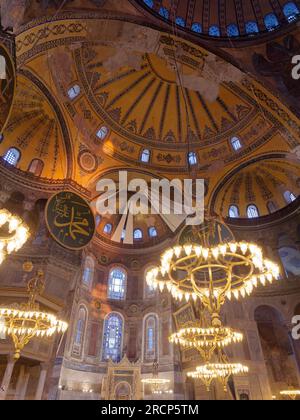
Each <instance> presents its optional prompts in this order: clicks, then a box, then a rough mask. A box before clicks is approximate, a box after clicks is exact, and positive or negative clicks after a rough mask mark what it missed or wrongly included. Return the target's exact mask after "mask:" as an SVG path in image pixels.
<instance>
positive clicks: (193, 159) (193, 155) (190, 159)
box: [188, 152, 198, 166]
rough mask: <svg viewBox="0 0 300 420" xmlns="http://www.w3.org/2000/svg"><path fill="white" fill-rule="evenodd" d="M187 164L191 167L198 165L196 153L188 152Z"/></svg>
mask: <svg viewBox="0 0 300 420" xmlns="http://www.w3.org/2000/svg"><path fill="white" fill-rule="evenodd" d="M188 162H189V164H190V165H191V166H194V165H197V164H198V157H197V153H196V152H190V153H189V154H188Z"/></svg>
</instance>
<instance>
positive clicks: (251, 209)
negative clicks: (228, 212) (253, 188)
mask: <svg viewBox="0 0 300 420" xmlns="http://www.w3.org/2000/svg"><path fill="white" fill-rule="evenodd" d="M247 216H248V219H255V218H257V217H259V211H258V208H257V207H256V206H255V205H254V204H251V205H250V206H248V208H247Z"/></svg>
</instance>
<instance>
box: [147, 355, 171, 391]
mask: <svg viewBox="0 0 300 420" xmlns="http://www.w3.org/2000/svg"><path fill="white" fill-rule="evenodd" d="M158 369H159V365H158V363H157V362H154V363H153V372H152V377H151V378H145V379H142V384H144V385H148V386H150V388H151V393H152V394H156V395H161V394H163V393H168V394H169V393H172V391H170V390H167V389H166V388H167V386H168V385H169V384H170V382H171V381H170V379H166V378H159V377H158Z"/></svg>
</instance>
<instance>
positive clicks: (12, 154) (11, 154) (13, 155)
mask: <svg viewBox="0 0 300 420" xmlns="http://www.w3.org/2000/svg"><path fill="white" fill-rule="evenodd" d="M20 158H21V153H20V152H19V150H18V149H15V148H11V149H9V150H8V151H7V152H6V154H5V156H4V157H3V159H4V160H5V162H7V163H9V164H10V165H12V166H16V164H17V163H18V162H19V160H20Z"/></svg>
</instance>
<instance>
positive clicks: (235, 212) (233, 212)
mask: <svg viewBox="0 0 300 420" xmlns="http://www.w3.org/2000/svg"><path fill="white" fill-rule="evenodd" d="M229 217H231V218H232V219H237V218H239V217H240V211H239V208H238V207H237V206H230V208H229Z"/></svg>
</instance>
